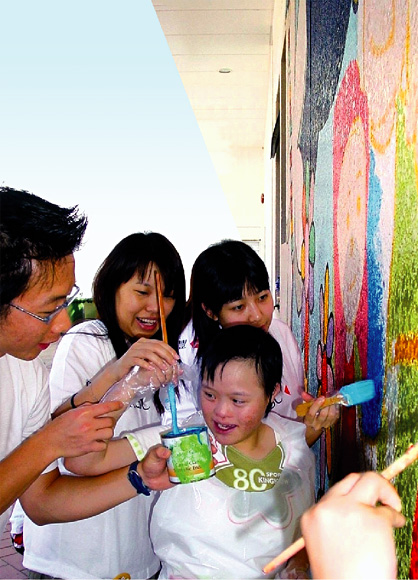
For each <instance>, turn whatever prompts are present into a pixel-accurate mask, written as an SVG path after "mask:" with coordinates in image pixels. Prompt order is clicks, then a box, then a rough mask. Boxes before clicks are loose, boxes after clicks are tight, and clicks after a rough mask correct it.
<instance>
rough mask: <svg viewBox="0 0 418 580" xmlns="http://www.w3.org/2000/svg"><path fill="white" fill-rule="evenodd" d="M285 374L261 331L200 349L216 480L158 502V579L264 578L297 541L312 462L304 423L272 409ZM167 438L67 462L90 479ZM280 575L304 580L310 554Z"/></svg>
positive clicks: (150, 433)
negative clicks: (276, 559)
mask: <svg viewBox="0 0 418 580" xmlns="http://www.w3.org/2000/svg"><path fill="white" fill-rule="evenodd" d="M281 374H282V353H281V349H280V346H279V344H278V343H277V341H276V340H275V339H274V338H273V337H272V336H271V335H270V334H269V333H267V332H265V331H264V330H262V329H260V328H254V327H251V326H248V325H244V326H240V327H237V326H235V327H231V328H227V329H225V330H222V331H220V332H219V331H218V334H217V335H216V336H215V337H213V339H212V340H211V342H210V343H209V344H208V345H207V346H206V348H205V350H204V351H203V352H202V357H201V380H202V384H201V389H200V405H201V409H202V414H203V419H204V422H205V424H206V425H207V427H208V430H209V434H210V441H211V445H212V450H213V453H214V459H215V464H216V465H215V477H210V478H208V479H205V480H201V481H197V482H194V483H186V484H177V485H175V486H173V487H172V488H171V489H168V490H166V491H163V492H161V494H160V497H159V498H158V500H157V501H156V504H155V506H154V508H153V510H152V516H151V527H150V530H151V540H152V543H153V546H154V550H155V552H156V554H157V556H158V557H159V558H160V560H161V562H162V569H161V572H160V576H159V577H160V578H243V579H244V578H260V577H261V575H262V568H263V566H265V565H266V564H267V563H268V562H269V561H270V560H271V559H273V558H274V557H275V556H276V555H277V554H278V553H280V552H281V551H282V550H283V549H285V548H286V547H287V546H288V545H290V544H291V543H292V542H293V541H294V540H295V539H297V538H298V537H299V536H300V527H299V520H300V517H301V515H302V514H303V512H304V511H305V510H306V509H308V507H309V506H311V505H312V504H313V502H314V471H315V467H314V456H313V453H312V451H311V450H310V449H309V447H308V446H307V444H306V441H305V435H304V432H305V427H304V425H303V424H301V423H299V422H297V421H292V420H289V419H286V418H283V417H280V416H279V415H277V414H275V413H271V412H270V411H271V408H272V404H273V401H274V399H275V398H276V397H277V396H278V394H279V392H280V380H281ZM194 419H196V421H197V422H199V413H198V414H197V417H195V418H192V419H190V421H189V422H190V423H191V424H193V423H194ZM161 431H162V427H161V426H160V427H151V428H148V429H141V430H137V431H135V432H133V433H129V434H125V438H121V439H119V440H113V441H111V442H110V443H109V445H108V447H107V450H106V451H103V452H99V453H94V454H89V455H87V456H83V457H79V458H71V459H66V464H68V465H69V466H71V469H72V470H73V471H76V472H78V473H80V474H81V473H82V474H89V475H95V474H99V473H103V472H106V471H109V470H112V469H116V468H118V467H121V466H122V465H128V464H129V463H131V462H133V463H132V465H131V467H132V469H135V460H136V459H137V458H138V459H139V458H140V457H142V455H143V453H144V452H145V451H146V449H148V448H149V447H150V446H152V445H153V444H156V443H158V442H160V433H161ZM139 493H140V492H139ZM275 573H276V574H280V577H283V578H288V577H292V578H308V577H309V575H308V562H307V559H306V553H304V552H301V553H298V554H297V555H296V556H295V557H294V558H293V559H291V560H290V561H289V562H288V563H287V565H286V566H282V567H281V568H280V569H279V570H278V571H275ZM270 577H271V576H270ZM277 577H279V576H277Z"/></svg>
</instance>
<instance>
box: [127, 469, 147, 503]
mask: <svg viewBox="0 0 418 580" xmlns="http://www.w3.org/2000/svg"><path fill="white" fill-rule="evenodd" d="M138 463H139V461H134V462H133V463H131V465H130V466H129V471H128V479H129V483H130V484H131V485H133V487H134V488H135V489H136V492H137V493H139V494H141V493H142V494H143V495H150V494H151V490H150V489H149V487H147V486H146V485H145V483H144V482H143V481H142V477H141V476H140V475H139V473H138V471H137V467H138Z"/></svg>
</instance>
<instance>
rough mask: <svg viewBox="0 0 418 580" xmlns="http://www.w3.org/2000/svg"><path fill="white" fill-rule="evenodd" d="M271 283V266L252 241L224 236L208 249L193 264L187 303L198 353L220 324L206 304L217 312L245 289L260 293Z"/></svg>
mask: <svg viewBox="0 0 418 580" xmlns="http://www.w3.org/2000/svg"><path fill="white" fill-rule="evenodd" d="M269 287H270V284H269V276H268V272H267V268H266V266H265V264H264V262H263V260H262V259H261V258H260V256H259V255H258V254H257V252H255V251H254V250H253V249H252V248H251V247H250V246H249V245H248V244H245V243H244V242H240V241H237V240H223V241H222V242H219V243H217V244H213V245H211V246H209V248H207V249H206V250H204V251H203V252H202V253H201V254H200V255H199V256H198V257H197V258H196V261H195V263H194V265H193V268H192V274H191V280H190V294H189V300H188V301H187V305H186V324H187V322H189V321H190V320H193V328H194V333H195V340H198V342H199V347H198V351H197V353H198V356H200V353H201V352H202V350H203V349H204V348H205V346H206V345H207V343H208V342H209V341H210V340H211V338H212V336H213V335H214V334H216V333H217V330H218V328H219V325H218V322H217V321H215V320H212V319H211V318H209V316H207V314H206V313H205V311H204V310H203V308H202V304H204V305H205V307H206V308H207V309H209V310H211V311H212V312H213V314H215V315H216V316H217V315H218V314H219V312H220V311H221V309H222V306H223V305H224V304H227V303H228V302H233V301H234V300H239V299H240V298H241V297H242V295H243V292H244V291H245V290H246V291H248V292H250V293H254V294H257V293H259V292H263V291H264V290H268V289H269Z"/></svg>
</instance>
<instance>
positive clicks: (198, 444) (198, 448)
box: [161, 425, 215, 483]
mask: <svg viewBox="0 0 418 580" xmlns="http://www.w3.org/2000/svg"><path fill="white" fill-rule="evenodd" d="M161 441H162V443H163V445H164V446H165V447H167V448H168V449H170V451H171V455H170V457H169V459H168V461H167V468H168V475H169V478H170V481H172V482H173V483H192V482H193V481H200V480H202V479H208V477H211V476H212V475H214V473H215V464H214V461H213V456H212V450H211V446H210V442H209V436H208V428H207V427H206V426H204V425H199V426H196V427H187V428H185V429H180V430H179V432H178V433H174V432H173V431H166V432H164V433H161Z"/></svg>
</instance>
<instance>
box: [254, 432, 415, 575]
mask: <svg viewBox="0 0 418 580" xmlns="http://www.w3.org/2000/svg"><path fill="white" fill-rule="evenodd" d="M417 459H418V443H415V445H412V446H411V447H410V448H409V449H408V450H407V451H406V452H405V453H404V454H403V455H402V456H401V457H399V458H398V459H397V460H396V461H394V462H393V463H392V464H391V465H389V467H387V468H386V469H385V470H384V471H382V473H381V477H380V479H381V478H382V477H383V478H384V479H386V480H389V479H393V478H394V477H395V476H396V475H399V473H402V471H404V469H406V468H407V467H408V466H409V465H411V463H413V462H414V461H416V460H417ZM356 475H357V476H358V474H351V475H350V476H348V477H352V476H356ZM376 475H377V474H376ZM343 481H345V480H343ZM341 483H342V482H339V483H338V484H336V485H335V486H333V487H332V488H330V490H329V491H328V492H327V494H325V496H324V497H323V499H322V500H321V501H325V498H326V497H327V496H328V497H329V495H328V494H331V493H333V489H334V488H336V486H337V485H340V484H341ZM337 489H338V488H337ZM376 501H378V499H375V502H376ZM319 503H321V502H319ZM369 505H375V504H369ZM318 506H319V504H318ZM316 507H317V506H314V507H313V508H311V509H315V508H316ZM308 513H309V512H308ZM303 517H304V516H303ZM303 517H302V519H303ZM398 523H399V521H398ZM401 525H402V524H401ZM397 527H399V525H398V526H397ZM359 531H360V528H359ZM338 537H339V538H341V535H340V533H339V532H338ZM343 543H344V542H343ZM304 547H305V540H304V538H303V537H302V538H299V539H298V540H296V542H294V543H293V544H292V545H291V546H289V547H288V548H286V550H284V551H283V552H282V553H281V554H279V555H278V556H276V558H274V559H273V560H272V561H271V562H269V563H268V564H266V566H264V568H263V572H264V573H265V574H269V573H270V572H272V571H273V570H274V569H275V568H277V567H278V566H280V565H281V564H283V563H284V562H286V561H287V560H288V559H289V558H291V557H292V556H294V555H295V554H296V553H297V552H298V551H299V550H301V549H302V548H304ZM346 549H347V550H348V551H350V547H349V546H346ZM330 557H333V555H332V554H330ZM353 557H354V555H353ZM334 577H336V578H342V577H343V576H341V574H338V575H337V576H334ZM394 577H396V576H394ZM364 578H370V575H369V576H367V575H365V576H364Z"/></svg>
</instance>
